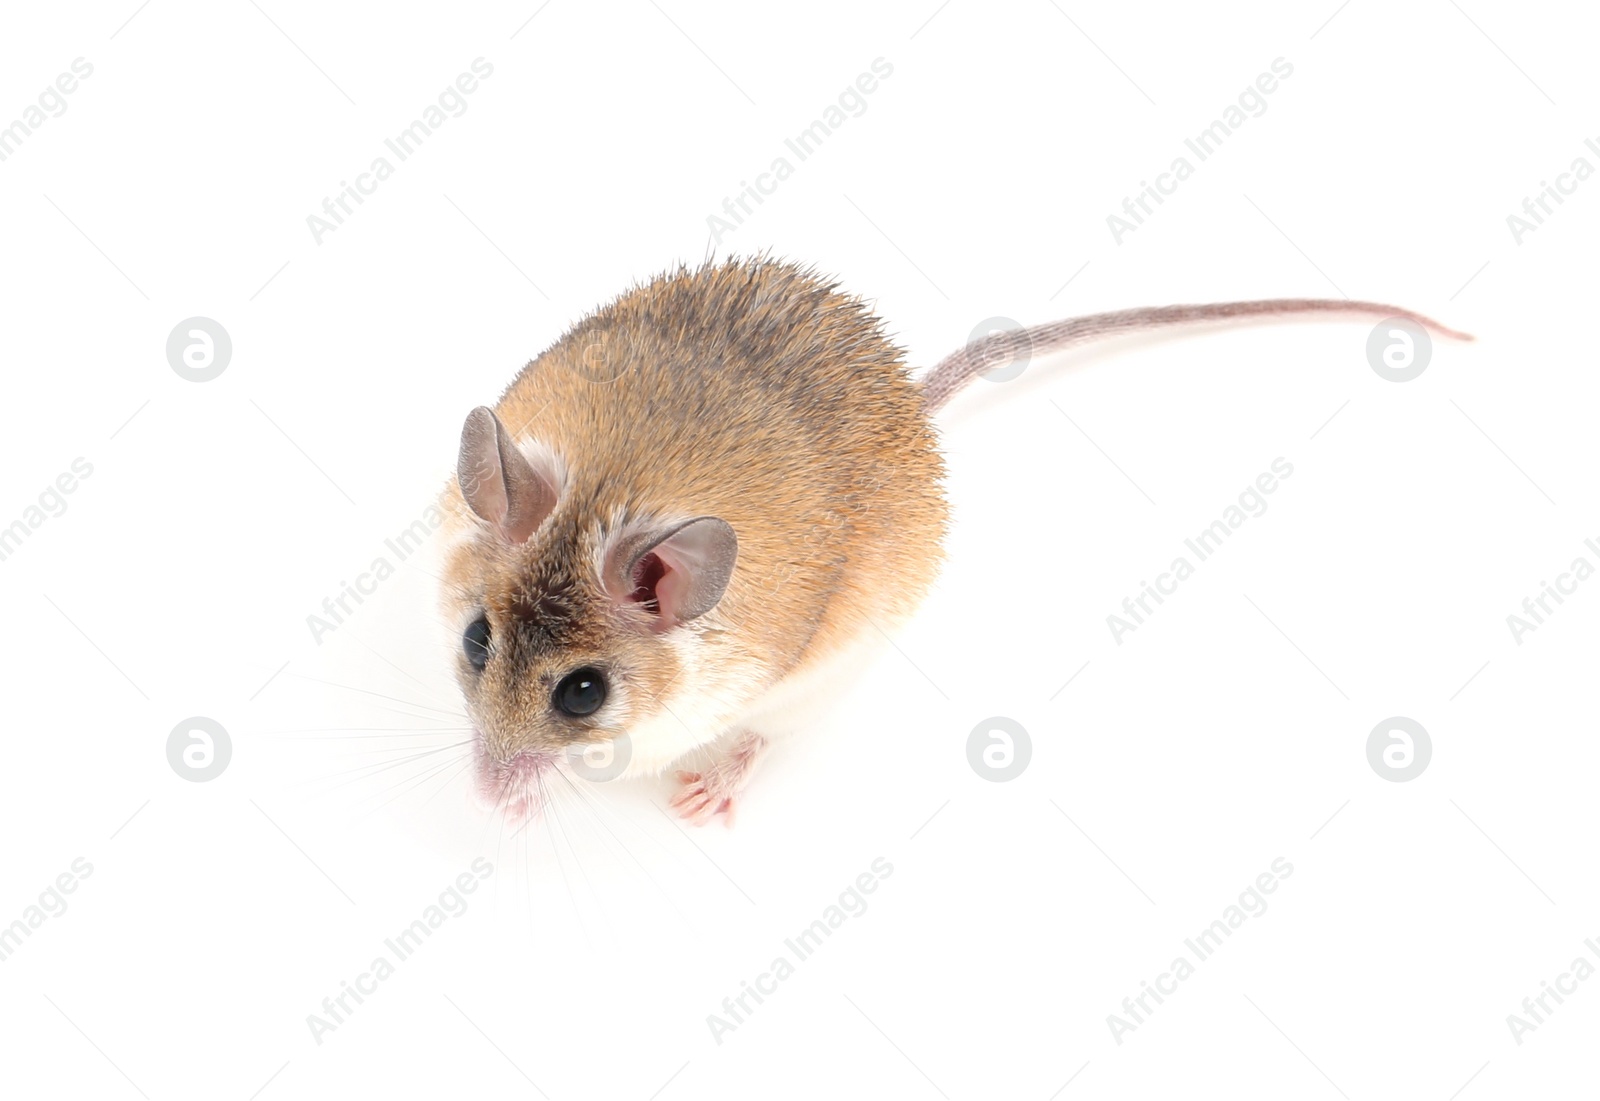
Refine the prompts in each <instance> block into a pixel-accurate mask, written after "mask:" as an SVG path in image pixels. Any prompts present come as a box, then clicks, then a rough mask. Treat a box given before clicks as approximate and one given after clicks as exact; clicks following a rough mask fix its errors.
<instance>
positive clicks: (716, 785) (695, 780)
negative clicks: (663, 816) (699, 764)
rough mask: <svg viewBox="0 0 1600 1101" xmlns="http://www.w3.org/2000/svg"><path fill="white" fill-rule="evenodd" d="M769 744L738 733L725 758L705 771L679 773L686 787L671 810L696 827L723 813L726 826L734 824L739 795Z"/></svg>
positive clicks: (750, 735)
mask: <svg viewBox="0 0 1600 1101" xmlns="http://www.w3.org/2000/svg"><path fill="white" fill-rule="evenodd" d="M766 747H767V740H766V739H765V738H763V737H762V736H761V735H759V734H753V733H751V732H749V731H746V732H745V733H743V734H741V735H739V738H738V740H736V741H735V742H734V743H733V746H732V748H730V749H729V751H728V754H727V756H726V757H723V758H722V759H721V760H720V761H717V762H716V763H715V764H713V765H712V766H711V767H710V768H708V769H706V770H705V771H704V772H679V773H677V777H678V782H679V783H681V784H682V785H683V788H682V790H680V791H679V792H678V794H677V795H676V796H674V797H673V799H672V804H671V806H672V809H673V810H675V811H677V812H678V816H679V817H680V818H682V819H684V820H685V821H687V822H691V823H693V824H694V825H696V826H703V825H705V824H706V823H707V822H709V821H711V820H712V819H713V818H715V817H717V816H718V815H719V814H720V815H722V816H723V824H724V825H728V826H732V825H733V819H734V814H735V812H736V811H737V810H738V806H739V795H740V793H741V792H743V791H744V788H745V785H746V784H748V783H749V782H750V776H751V774H752V773H753V772H755V766H756V761H758V760H759V759H760V757H761V753H762V751H763V750H764V749H766Z"/></svg>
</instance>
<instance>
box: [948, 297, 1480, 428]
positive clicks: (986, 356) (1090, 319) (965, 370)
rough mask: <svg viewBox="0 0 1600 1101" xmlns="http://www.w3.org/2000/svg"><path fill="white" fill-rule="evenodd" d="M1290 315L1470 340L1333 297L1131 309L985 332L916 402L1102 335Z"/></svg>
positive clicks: (1377, 306) (1392, 311) (1401, 313)
mask: <svg viewBox="0 0 1600 1101" xmlns="http://www.w3.org/2000/svg"><path fill="white" fill-rule="evenodd" d="M1295 315H1303V316H1307V317H1317V316H1339V315H1343V316H1346V317H1357V318H1361V317H1364V318H1370V319H1373V320H1378V321H1381V320H1383V319H1385V318H1390V317H1402V318H1405V319H1407V320H1408V321H1414V322H1416V323H1417V324H1419V325H1422V326H1425V327H1426V328H1429V329H1432V330H1433V331H1434V332H1436V333H1439V334H1441V335H1442V336H1448V337H1452V338H1454V339H1456V340H1471V339H1472V336H1471V334H1469V333H1462V332H1457V331H1456V330H1454V329H1450V328H1446V327H1445V326H1443V325H1441V324H1439V323H1438V322H1437V321H1434V320H1433V319H1432V318H1429V317H1424V316H1422V315H1421V314H1419V313H1414V312H1412V311H1411V310H1403V309H1401V308H1400V307H1399V306H1385V305H1383V304H1382V303H1378V302H1350V301H1346V300H1344V299H1338V298H1274V299H1267V300H1264V301H1259V302H1216V303H1212V304H1210V305H1205V306H1147V307H1144V308H1142V309H1137V310H1116V311H1113V312H1111V313H1097V314H1090V315H1088V316H1087V317H1074V318H1069V319H1067V320H1066V321H1054V322H1051V323H1050V324H1048V325H1038V326H1035V327H1034V328H1032V329H1020V330H1017V331H1015V332H1005V331H1001V332H994V333H990V334H989V335H988V336H986V337H982V338H980V339H978V340H974V341H973V342H972V343H971V344H968V345H967V346H966V347H965V348H962V349H961V350H959V351H957V352H953V353H951V354H950V355H948V356H946V357H945V358H944V359H942V360H940V361H939V363H938V364H937V365H936V366H935V367H934V368H933V369H932V370H931V371H929V372H928V373H927V374H925V375H923V376H922V404H923V408H925V409H926V410H927V411H928V412H929V413H933V412H935V411H936V410H938V409H940V408H942V407H943V406H944V405H945V404H946V403H947V402H948V401H949V400H950V399H951V398H953V397H955V396H956V394H957V393H958V392H960V390H961V389H962V387H964V386H965V385H966V384H967V383H968V382H970V381H971V380H972V379H974V378H976V377H977V376H978V375H980V374H982V373H983V372H984V371H988V370H992V369H993V368H996V367H1003V366H1005V365H1006V364H1009V363H1014V362H1016V359H1017V357H1018V356H1019V355H1025V356H1038V355H1044V354H1046V353H1048V352H1059V351H1061V350H1063V349H1066V348H1072V347H1076V346H1077V345H1079V344H1087V343H1089V342H1090V341H1094V340H1101V339H1104V338H1106V337H1113V336H1123V335H1126V334H1128V333H1137V332H1147V331H1150V330H1154V329H1165V328H1167V327H1168V326H1173V325H1192V324H1198V323H1202V322H1207V321H1226V320H1229V319H1233V318H1245V319H1254V318H1262V317H1286V316H1295Z"/></svg>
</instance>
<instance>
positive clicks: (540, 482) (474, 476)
mask: <svg viewBox="0 0 1600 1101" xmlns="http://www.w3.org/2000/svg"><path fill="white" fill-rule="evenodd" d="M456 480H457V481H458V482H459V483H460V484H461V496H462V497H464V498H465V499H466V502H467V507H468V508H470V509H471V510H472V511H473V512H474V513H476V514H477V516H478V517H479V518H480V519H483V520H487V521H488V522H489V523H491V524H493V525H495V527H497V528H498V529H499V530H500V534H501V535H503V536H505V538H506V540H507V541H508V542H511V543H525V542H527V540H528V537H529V536H530V535H532V534H533V533H534V529H536V528H537V527H538V526H539V524H540V522H541V521H542V520H544V518H545V517H546V516H548V515H550V510H551V509H553V508H555V507H556V479H555V478H554V477H551V476H547V475H546V474H541V473H540V472H539V471H537V470H535V469H534V466H533V464H532V463H531V462H529V461H528V457H527V456H526V455H524V454H523V453H522V450H521V449H520V448H519V447H517V444H516V441H514V440H513V439H512V438H511V433H509V432H507V431H506V426H505V425H503V424H501V423H500V418H499V417H497V416H495V415H494V410H492V409H490V408H489V407H488V406H486V405H480V406H478V408H476V409H474V410H473V411H472V412H471V413H468V414H467V423H466V425H465V426H464V427H463V428H462V429H461V454H460V457H459V458H458V459H457V460H456Z"/></svg>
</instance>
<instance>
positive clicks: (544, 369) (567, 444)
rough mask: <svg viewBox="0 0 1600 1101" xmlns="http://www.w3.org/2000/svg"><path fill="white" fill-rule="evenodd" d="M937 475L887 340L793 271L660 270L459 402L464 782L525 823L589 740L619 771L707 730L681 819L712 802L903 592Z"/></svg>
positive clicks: (741, 776)
mask: <svg viewBox="0 0 1600 1101" xmlns="http://www.w3.org/2000/svg"><path fill="white" fill-rule="evenodd" d="M943 472H944V464H943V459H942V457H941V455H940V452H939V448H938V443H937V440H936V438H935V436H934V433H933V432H932V430H931V427H930V421H929V419H928V416H927V413H926V412H925V410H924V408H923V400H922V393H921V391H920V389H919V388H918V386H917V385H916V384H915V383H914V382H913V380H912V379H911V377H910V375H909V373H908V372H907V370H906V368H905V358H904V355H903V353H902V351H901V350H900V349H899V348H897V347H895V346H894V345H893V344H892V343H891V342H890V341H889V340H888V339H887V338H886V337H885V335H884V333H883V326H882V323H881V322H880V321H879V319H878V318H876V317H874V316H873V315H872V314H871V312H870V311H869V310H868V309H867V308H866V307H865V306H864V305H863V304H862V303H861V302H860V301H859V300H857V299H855V298H852V297H850V296H848V295H845V294H843V293H841V292H840V291H839V290H838V289H837V288H836V287H835V286H834V285H833V284H832V283H830V282H828V281H826V280H824V279H822V278H820V277H818V276H817V275H815V274H813V273H810V272H807V271H804V270H801V269H800V268H798V267H795V266H793V265H789V264H781V263H775V262H771V261H752V262H742V263H727V264H722V265H717V266H705V267H701V268H699V269H695V270H688V269H679V270H678V271H676V272H674V273H672V274H669V275H666V276H663V277H661V278H659V279H656V280H654V281H652V282H650V283H648V284H646V285H644V286H641V287H638V288H636V289H635V290H633V291H631V292H630V293H627V294H624V295H622V296H621V297H619V298H618V299H617V300H615V301H614V302H612V303H611V304H610V305H608V306H605V307H603V308H602V309H600V310H598V311H596V312H595V313H594V314H593V315H591V316H590V317H588V318H586V319H585V320H584V321H582V322H580V323H579V324H578V325H576V326H575V327H574V328H573V329H572V330H571V331H569V332H568V333H567V334H566V335H565V336H563V337H562V338H561V339H560V340H559V341H557V343H556V344H555V345H553V346H552V347H551V348H549V349H548V350H546V351H545V352H544V353H543V354H541V355H540V356H538V357H537V358H536V359H535V360H533V362H531V363H529V364H528V365H527V366H526V367H525V368H523V370H522V371H521V372H520V373H519V374H518V375H517V377H516V378H515V380H513V382H512V383H511V385H510V387H509V388H508V389H507V390H506V392H505V393H504V394H503V395H502V396H501V398H500V400H499V402H497V403H496V405H495V406H494V408H493V410H487V409H480V410H475V411H474V413H473V415H472V417H470V418H469V420H468V424H467V427H466V429H465V431H464V432H463V441H462V448H461V453H460V456H459V463H458V478H457V480H456V482H455V483H453V484H452V485H451V486H450V487H449V489H448V490H447V492H446V502H445V503H446V514H447V516H450V517H452V518H453V522H452V523H451V525H450V532H449V535H448V538H450V540H451V546H450V550H449V552H448V555H447V560H446V572H445V598H446V606H447V614H448V615H449V617H450V620H451V622H452V623H453V624H454V625H455V626H456V627H457V629H458V630H459V631H461V632H462V633H463V646H462V650H461V653H460V654H459V656H458V657H457V658H456V664H457V676H458V679H459V681H460V683H461V686H462V689H463V694H464V696H465V698H466V701H467V706H468V711H469V713H470V715H471V718H472V721H473V725H474V729H475V742H476V744H477V749H476V753H477V764H478V783H479V788H480V792H481V794H482V795H483V796H484V797H486V798H487V799H488V800H490V801H491V802H494V803H497V804H501V805H504V806H505V807H506V808H507V810H508V811H509V812H511V813H512V814H513V815H524V814H527V813H530V812H532V811H535V810H537V809H538V806H539V804H540V803H541V802H542V799H543V796H544V792H543V784H544V782H545V781H546V780H547V778H548V777H547V774H548V772H549V771H550V770H551V769H552V768H555V767H558V766H561V765H564V764H568V763H571V762H572V761H573V760H574V755H575V754H581V753H582V752H584V751H585V749H587V748H588V747H592V746H594V745H595V744H596V743H608V744H609V745H610V746H611V747H612V748H611V752H612V753H614V754H615V757H616V759H617V760H618V761H619V762H620V763H621V766H622V767H621V770H620V772H619V774H620V775H624V776H628V775H649V774H655V773H659V772H661V771H662V770H664V769H665V768H667V767H668V766H669V765H671V764H672V763H673V762H675V761H677V760H679V759H680V758H682V757H684V756H685V754H688V753H689V752H690V751H692V750H695V749H698V748H700V747H703V746H706V745H707V744H709V743H712V742H715V741H718V740H719V739H722V740H724V741H725V742H726V743H727V745H726V747H725V752H724V753H723V754H721V755H720V756H719V760H718V763H717V764H715V765H713V766H711V767H710V768H709V769H707V770H706V771H704V772H702V773H696V774H692V775H691V776H689V777H687V778H686V779H685V789H684V793H683V794H684V796H685V798H683V801H682V803H681V804H680V806H679V809H680V810H685V811H687V812H689V813H690V816H691V817H702V816H705V815H711V814H716V813H718V812H730V811H731V810H732V800H733V798H734V796H735V795H736V794H737V788H738V787H739V786H741V785H742V783H743V781H744V780H746V779H747V778H748V772H749V768H750V767H753V764H754V761H755V759H756V757H757V756H758V755H759V752H760V750H761V749H762V748H764V746H765V745H766V744H767V742H768V741H770V739H771V738H772V737H774V736H777V735H780V734H783V733H786V732H787V731H788V730H789V729H791V728H793V727H794V726H795V725H797V724H799V723H801V722H802V721H803V715H802V714H801V713H802V712H803V711H804V710H805V709H806V705H808V704H810V703H812V702H815V701H816V699H817V697H818V696H819V694H821V695H823V696H824V698H825V695H826V688H827V685H828V684H829V683H830V680H831V678H830V677H829V676H828V675H827V674H826V672H824V670H826V668H827V667H828V666H829V664H830V663H829V661H828V660H827V659H828V658H829V657H833V658H834V659H835V660H834V662H833V663H832V664H834V665H835V666H837V665H838V664H839V661H840V658H839V655H841V654H848V653H850V652H852V651H853V650H855V649H856V647H857V644H859V643H860V642H861V640H862V639H863V637H864V636H870V635H872V634H873V633H875V632H877V631H888V630H891V629H893V627H894V626H896V625H897V624H899V623H901V622H902V621H903V620H904V619H905V618H906V617H907V616H908V615H909V614H910V613H911V612H912V611H914V610H915V609H916V607H917V606H918V605H919V604H920V603H921V601H922V599H923V597H924V596H925V595H926V593H927V591H928V588H929V586H930V585H931V584H932V581H933V578H934V576H935V573H936V571H937V565H938V559H937V554H936V548H938V547H939V546H941V544H942V542H943V537H944V532H945V528H946V524H947V521H948V510H947V506H946V503H945V499H944V495H943V490H942V487H941V483H942V479H943ZM907 547H919V548H923V549H922V550H921V551H919V552H918V553H916V554H908V553H906V552H905V550H904V548H907ZM468 636H470V637H468ZM574 673H584V675H585V676H587V677H588V678H590V683H589V685H588V686H586V687H584V686H574V685H572V684H571V683H570V680H569V678H571V676H572V675H573V674H574ZM580 771H581V770H580Z"/></svg>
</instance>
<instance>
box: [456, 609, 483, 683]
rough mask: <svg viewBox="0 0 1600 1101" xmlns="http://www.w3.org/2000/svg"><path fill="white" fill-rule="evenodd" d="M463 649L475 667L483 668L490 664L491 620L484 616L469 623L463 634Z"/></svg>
mask: <svg viewBox="0 0 1600 1101" xmlns="http://www.w3.org/2000/svg"><path fill="white" fill-rule="evenodd" d="M461 649H462V650H463V651H464V652H465V653H466V655H467V661H468V662H470V663H471V665H472V667H473V668H474V669H478V670H482V669H483V667H484V666H485V665H488V664H489V621H488V620H487V619H484V618H482V617H479V618H478V619H475V620H473V621H472V622H471V623H469V624H467V629H466V631H464V632H463V633H462V635H461Z"/></svg>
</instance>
